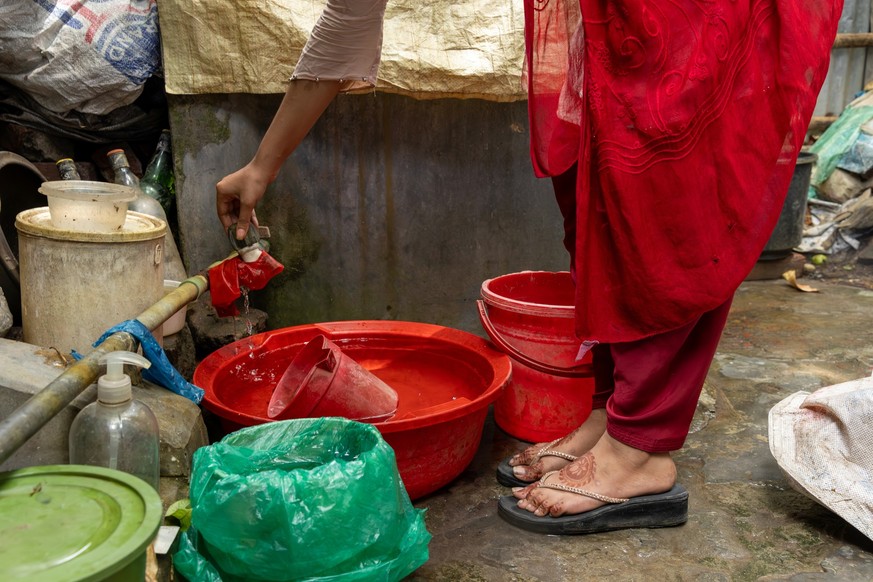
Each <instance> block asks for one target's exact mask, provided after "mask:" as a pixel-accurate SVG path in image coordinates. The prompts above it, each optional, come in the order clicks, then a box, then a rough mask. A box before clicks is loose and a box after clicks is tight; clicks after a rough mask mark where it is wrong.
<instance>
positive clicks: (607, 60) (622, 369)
mask: <svg viewBox="0 0 873 582" xmlns="http://www.w3.org/2000/svg"><path fill="white" fill-rule="evenodd" d="M580 6H581V13H576V11H575V3H574V2H568V3H561V2H556V1H555V0H544V1H538V0H526V2H525V16H526V33H527V34H526V40H527V63H528V89H529V91H528V95H529V111H530V123H531V135H532V148H531V153H532V158H533V162H534V168H535V171H536V172H537V174H538V175H539V176H552V177H553V181H554V185H555V193H556V196H557V198H558V202H559V205H560V206H561V208H562V210H563V211H564V213H565V224H566V225H567V226H566V231H567V236H566V238H565V242H566V244H567V247H568V250H569V252H570V255H571V257H572V269H573V273H574V276H575V278H576V282H577V285H576V331H577V334H578V337H579V339H580V340H581V343H582V351H584V350H586V348H591V349H593V354H592V355H593V358H592V359H593V364H594V368H595V395H594V406H593V411H592V414H591V416H590V417H589V419H588V420H587V421H586V422H585V423H584V424H583V425H582V426H581V427H580V428H579V429H578V430H576V431H574V433H572V434H571V435H568V436H567V437H565V438H564V439H561V440H559V441H556V442H555V443H548V444H540V445H535V446H533V447H530V448H528V449H527V450H526V451H524V452H523V453H521V454H519V455H516V456H515V457H513V458H512V459H510V460H508V462H504V463H502V464H501V466H500V467H499V469H498V479H499V480H500V481H501V482H503V483H504V484H507V485H513V486H515V488H514V490H513V493H514V496H507V497H504V498H502V499H501V500H500V503H499V511H500V514H501V515H502V516H503V517H504V518H505V519H507V520H508V521H510V522H511V523H514V524H516V525H518V526H520V527H523V528H526V529H530V530H533V531H540V532H543V533H587V532H593V531H603V530H609V529H618V528H624V527H663V526H670V525H678V524H680V523H683V522H685V521H686V519H687V492H686V491H685V490H684V488H682V487H681V485H678V484H676V467H675V465H674V463H673V461H672V459H671V458H670V452H671V451H675V450H677V449H679V448H681V446H682V445H683V443H684V441H685V438H686V436H687V434H688V429H689V426H690V424H691V420H692V416H693V414H694V410H695V407H696V404H697V400H698V398H699V395H700V391H701V389H702V386H703V381H704V378H705V377H706V373H707V371H708V369H709V366H710V364H711V362H712V358H713V355H714V354H715V349H716V347H717V345H718V340H719V338H720V336H721V332H722V329H723V327H724V324H725V321H726V318H727V314H728V311H729V309H730V303H731V299H732V297H733V294H734V291H735V290H736V289H737V287H738V286H739V285H740V283H741V282H742V280H743V279H744V278H745V276H746V275H747V274H748V272H749V271H750V270H751V268H752V267H753V266H754V263H755V261H756V260H757V258H758V256H759V255H760V253H761V250H762V249H763V248H764V246H765V244H766V242H767V240H768V238H769V236H770V233H771V232H772V230H773V228H774V226H775V224H776V221H777V220H778V217H779V214H780V212H781V209H782V205H783V201H784V198H785V195H786V193H787V190H788V183H789V181H790V179H791V176H792V174H793V170H794V165H795V162H796V159H797V156H798V154H799V152H800V148H801V146H802V145H803V141H804V138H805V134H806V128H807V125H808V123H809V120H810V118H811V116H812V111H813V108H814V106H815V102H816V98H817V96H818V92H819V90H820V88H821V85H822V83H823V82H824V78H825V74H826V72H827V67H828V63H829V55H830V49H831V46H832V43H833V39H834V36H835V34H836V26H837V21H838V19H839V16H840V12H841V9H842V2H841V0H835V1H834V0H736V1H732V0H728V1H723V0H712V1H701V0H673V1H671V2H653V1H646V0H642V1H640V0H613V1H608V2H604V1H602V0H581V3H580ZM565 51H566V52H565ZM563 55H569V56H567V57H566V58H564V59H562V56H563ZM562 61H563V62H562ZM562 71H563V72H564V74H563V75H562ZM531 482H533V484H530V483H531Z"/></svg>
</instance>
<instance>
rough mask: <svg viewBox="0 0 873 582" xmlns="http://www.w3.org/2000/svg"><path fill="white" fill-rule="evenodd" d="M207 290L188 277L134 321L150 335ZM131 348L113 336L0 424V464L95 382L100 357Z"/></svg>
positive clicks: (204, 282) (199, 279)
mask: <svg viewBox="0 0 873 582" xmlns="http://www.w3.org/2000/svg"><path fill="white" fill-rule="evenodd" d="M208 288H209V279H208V277H207V276H205V275H203V274H198V275H194V276H193V277H189V278H188V279H185V280H184V281H183V282H182V283H181V284H180V285H179V286H178V287H177V288H176V289H174V290H173V291H171V292H170V293H168V294H166V295H165V296H163V297H162V298H161V299H160V300H159V301H157V302H156V303H155V304H153V305H152V306H151V307H149V308H147V309H146V310H145V311H143V312H142V313H141V314H140V315H139V316H138V317H137V318H136V319H137V320H138V321H139V322H140V323H142V324H143V325H144V326H146V327H147V328H148V329H149V330H150V331H154V330H155V329H157V328H158V327H159V326H161V325H163V323H164V322H165V321H167V320H168V319H170V317H171V316H172V315H173V314H174V313H176V312H177V311H178V310H179V309H181V308H183V307H184V306H186V305H188V304H189V303H191V302H192V301H195V300H196V299H197V298H198V297H200V295H202V294H203V293H204V292H206V290H207V289H208ZM135 344H136V341H135V339H134V337H133V336H132V335H130V334H129V333H127V332H123V331H122V332H116V333H113V334H112V335H110V336H109V337H107V338H106V339H105V340H103V341H102V342H101V343H100V344H99V345H98V346H97V347H95V348H94V350H92V351H91V352H89V353H88V354H87V355H86V356H84V357H83V358H82V359H81V360H78V361H77V362H75V363H73V364H72V365H70V367H69V368H67V369H66V370H64V372H63V373H62V374H61V375H60V376H58V377H57V378H55V379H54V380H52V381H51V382H50V383H49V384H48V385H47V386H46V387H45V388H43V389H42V390H40V391H39V392H37V393H36V394H34V395H33V396H31V397H30V398H29V399H28V400H27V401H26V402H25V403H24V404H22V405H21V406H19V407H18V408H17V409H15V410H14V411H13V412H12V414H10V415H9V416H7V417H6V418H4V419H3V420H2V421H0V464H2V463H3V462H5V461H6V459H8V458H9V457H11V456H12V454H13V453H14V452H15V451H17V450H18V449H19V448H21V446H22V445H24V443H26V442H27V441H28V439H30V437H32V436H33V435H35V434H36V433H37V432H38V431H39V430H40V429H41V428H42V427H43V426H45V425H46V424H47V423H48V422H49V421H50V420H51V419H52V418H54V417H55V415H57V414H58V413H59V412H60V411H61V410H63V409H64V408H65V407H66V406H67V405H68V404H69V403H70V402H72V401H73V400H75V399H76V397H77V396H79V394H81V393H82V392H84V391H85V389H86V388H87V387H88V386H90V385H91V384H93V383H94V382H95V381H96V380H97V376H98V375H99V374H100V364H99V361H100V358H101V357H102V356H104V355H105V354H108V353H110V352H115V351H119V350H127V351H130V350H132V349H133V348H134V346H135Z"/></svg>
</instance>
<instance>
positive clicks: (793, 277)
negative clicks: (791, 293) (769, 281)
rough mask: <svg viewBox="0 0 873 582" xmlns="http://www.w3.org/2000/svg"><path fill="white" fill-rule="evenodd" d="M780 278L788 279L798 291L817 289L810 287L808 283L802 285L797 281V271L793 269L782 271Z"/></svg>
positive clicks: (806, 291) (812, 291)
mask: <svg viewBox="0 0 873 582" xmlns="http://www.w3.org/2000/svg"><path fill="white" fill-rule="evenodd" d="M782 278H783V279H785V280H786V281H788V284H789V285H791V286H792V287H794V288H795V289H797V290H798V291H803V292H804V293H818V289H816V288H815V287H810V286H809V285H803V284H801V283H798V282H797V271H795V270H794V269H791V270H790V271H785V272H784V273H782Z"/></svg>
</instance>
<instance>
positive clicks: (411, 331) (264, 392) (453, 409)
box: [193, 321, 512, 499]
mask: <svg viewBox="0 0 873 582" xmlns="http://www.w3.org/2000/svg"><path fill="white" fill-rule="evenodd" d="M319 334H323V335H324V336H325V337H327V338H328V339H329V340H331V341H333V342H334V343H336V344H337V345H339V346H340V347H341V348H342V350H343V351H344V352H346V353H347V354H348V355H349V356H350V357H351V358H353V359H354V360H355V361H357V362H358V363H359V364H360V365H362V366H363V367H364V368H366V369H367V370H369V371H370V372H372V373H373V374H375V375H376V376H377V377H378V378H380V379H381V380H382V381H383V382H385V383H386V384H388V385H389V386H391V387H392V388H394V390H396V391H397V395H398V408H397V413H396V414H395V415H394V416H393V417H391V418H390V419H389V420H387V421H384V422H379V423H375V426H376V427H377V428H378V429H379V432H380V433H381V434H382V436H383V437H384V438H385V440H386V441H387V442H388V444H389V445H391V447H392V448H393V449H394V453H395V455H396V457H397V468H398V471H399V472H400V477H401V478H402V479H403V483H404V485H405V486H406V490H407V492H408V493H409V496H410V498H412V499H417V498H419V497H422V496H424V495H427V494H428V493H432V492H433V491H436V490H437V489H439V488H440V487H443V486H444V485H447V484H448V483H449V482H451V481H452V480H453V479H454V478H455V477H457V476H458V475H460V474H461V472H462V471H463V470H464V469H465V468H466V467H467V465H469V464H470V461H472V460H473V456H474V455H475V454H476V449H477V448H478V447H479V442H480V440H481V438H482V429H483V427H484V424H485V417H486V415H487V413H488V406H489V405H490V404H491V403H492V402H493V401H494V400H495V399H496V398H497V397H498V396H499V395H500V393H501V391H502V390H503V388H504V387H505V386H506V385H507V383H508V382H509V378H510V374H511V369H512V366H511V363H510V360H509V357H508V356H506V355H505V354H503V353H501V352H498V351H497V350H495V349H493V348H491V347H490V346H489V344H488V343H487V342H486V341H485V340H483V339H482V338H480V337H478V336H475V335H473V334H470V333H466V332H463V331H460V330H456V329H452V328H447V327H442V326H438V325H431V324H426V323H413V322H403V321H343V322H331V323H320V324H312V325H301V326H296V327H289V328H285V329H280V330H276V331H269V332H265V333H261V334H258V335H255V336H252V337H249V338H245V339H242V340H239V341H237V342H234V343H232V344H229V345H227V346H224V347H223V348H221V349H219V350H217V351H215V352H213V353H212V354H210V355H209V356H207V357H206V358H205V359H204V360H203V361H202V362H201V363H200V365H199V366H198V367H197V369H196V370H195V372H194V378H193V380H194V384H196V385H197V386H199V387H201V388H203V390H204V391H205V395H204V397H203V406H204V407H205V408H206V409H207V410H209V411H210V412H212V413H214V414H215V415H216V416H218V417H219V418H220V419H221V422H222V427H223V429H224V430H226V431H227V432H232V431H234V430H237V429H239V428H242V427H244V426H252V425H255V424H261V423H264V422H272V420H271V419H270V418H269V417H268V416H267V406H268V403H269V401H270V397H271V395H272V392H273V388H274V387H275V386H276V383H277V382H278V380H279V378H281V376H282V374H283V373H284V371H285V369H286V368H287V367H288V365H289V364H290V362H291V360H292V359H293V358H294V356H295V355H296V354H297V352H298V351H299V350H300V349H301V348H302V347H303V345H304V344H306V342H308V341H309V340H311V339H313V338H314V337H316V336H317V335H319Z"/></svg>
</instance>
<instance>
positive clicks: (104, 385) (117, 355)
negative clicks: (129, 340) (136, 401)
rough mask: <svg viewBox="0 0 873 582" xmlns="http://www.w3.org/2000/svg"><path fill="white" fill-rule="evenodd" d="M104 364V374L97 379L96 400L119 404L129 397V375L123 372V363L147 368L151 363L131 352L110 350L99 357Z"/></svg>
mask: <svg viewBox="0 0 873 582" xmlns="http://www.w3.org/2000/svg"><path fill="white" fill-rule="evenodd" d="M100 363H101V364H106V374H104V375H103V376H100V378H98V379H97V400H99V401H100V402H103V403H105V404H121V403H122V402H127V401H128V400H130V399H131V382H130V376H128V375H127V374H125V373H124V364H133V365H135V366H139V367H141V368H149V367H151V365H152V363H151V362H149V361H148V360H147V359H146V358H144V357H142V356H141V355H139V354H135V353H133V352H125V351H118V352H110V353H108V354H106V355H105V356H103V357H101V358H100Z"/></svg>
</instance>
